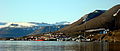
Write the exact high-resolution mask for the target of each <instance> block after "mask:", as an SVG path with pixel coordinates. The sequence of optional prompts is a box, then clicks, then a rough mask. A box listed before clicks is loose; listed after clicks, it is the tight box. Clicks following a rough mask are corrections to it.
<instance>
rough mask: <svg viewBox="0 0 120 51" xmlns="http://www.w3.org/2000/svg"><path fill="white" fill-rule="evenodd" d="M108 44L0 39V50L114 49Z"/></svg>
mask: <svg viewBox="0 0 120 51" xmlns="http://www.w3.org/2000/svg"><path fill="white" fill-rule="evenodd" d="M109 44H110V43H107V42H104V43H100V42H76V41H0V51H110V50H111V49H113V50H114V47H112V48H111V49H110V47H109ZM118 44H119V43H118ZM118 44H116V45H118ZM112 45H113V44H112Z"/></svg>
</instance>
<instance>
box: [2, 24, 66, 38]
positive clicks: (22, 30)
mask: <svg viewBox="0 0 120 51" xmlns="http://www.w3.org/2000/svg"><path fill="white" fill-rule="evenodd" d="M66 25H67V24H64V25H63V24H59V25H57V24H47V23H36V22H5V24H1V25H0V38H4V37H22V36H27V35H29V34H33V33H34V34H35V33H39V34H40V33H47V32H54V31H58V30H59V29H61V28H63V27H65V26H66ZM38 30H39V31H38ZM36 31H37V32H36Z"/></svg>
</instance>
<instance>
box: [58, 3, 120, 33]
mask: <svg viewBox="0 0 120 51" xmlns="http://www.w3.org/2000/svg"><path fill="white" fill-rule="evenodd" d="M97 28H105V29H110V30H114V29H120V4H119V5H116V6H114V7H112V8H110V9H109V10H107V11H104V10H99V11H98V10H96V11H94V12H92V13H89V14H86V15H85V16H83V17H82V18H81V19H79V20H78V21H76V22H74V23H73V24H71V25H69V26H67V27H65V28H62V29H61V30H60V32H63V33H72V32H81V31H85V30H89V29H97Z"/></svg>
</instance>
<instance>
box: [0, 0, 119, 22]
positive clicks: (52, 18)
mask: <svg viewBox="0 0 120 51" xmlns="http://www.w3.org/2000/svg"><path fill="white" fill-rule="evenodd" d="M117 4H120V0H0V22H39V23H40V22H45V23H55V22H62V21H68V22H75V21H77V20H78V19H80V18H81V17H82V16H83V15H85V14H88V13H90V12H93V11H94V10H108V9H109V8H111V7H113V6H115V5H117Z"/></svg>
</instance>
